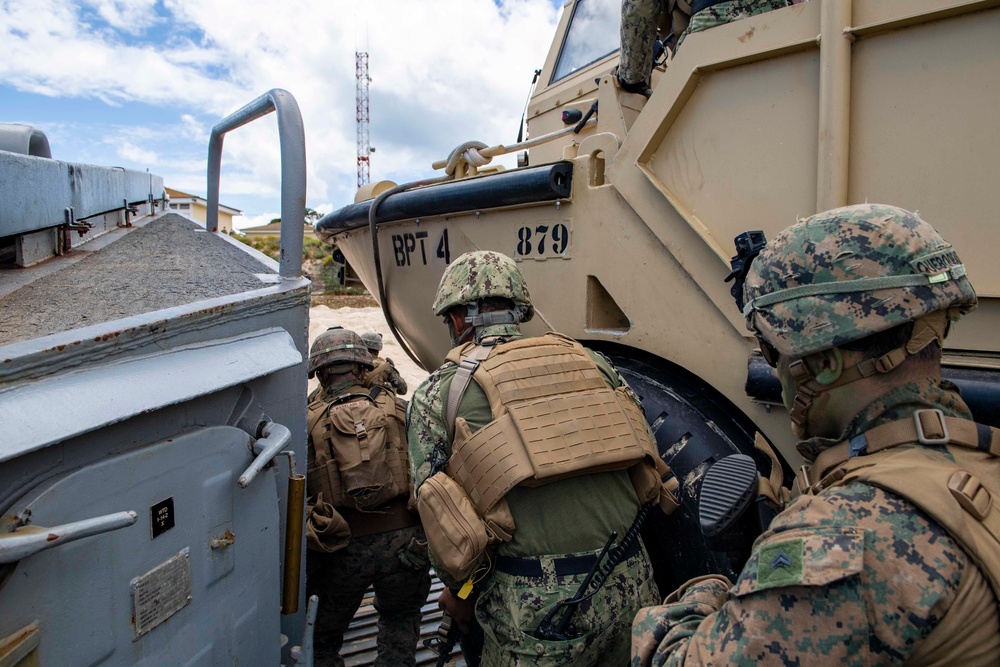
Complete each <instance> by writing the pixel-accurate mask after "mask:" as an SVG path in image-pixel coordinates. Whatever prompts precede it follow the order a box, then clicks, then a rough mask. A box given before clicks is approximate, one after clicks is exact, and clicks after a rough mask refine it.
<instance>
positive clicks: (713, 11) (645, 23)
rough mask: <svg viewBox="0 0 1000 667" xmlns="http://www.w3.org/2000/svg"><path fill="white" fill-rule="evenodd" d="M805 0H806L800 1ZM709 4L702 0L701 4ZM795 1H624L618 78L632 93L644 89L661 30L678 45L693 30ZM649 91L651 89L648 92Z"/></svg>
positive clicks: (748, 16) (746, 16)
mask: <svg viewBox="0 0 1000 667" xmlns="http://www.w3.org/2000/svg"><path fill="white" fill-rule="evenodd" d="M798 1H799V2H801V1H802V0H798ZM705 4H709V3H706V2H701V3H700V5H705ZM791 4H795V0H727V1H725V2H719V1H718V0H716V1H715V2H714V3H711V4H709V6H708V7H705V8H703V9H700V10H698V11H695V12H694V14H693V15H692V5H693V6H694V9H698V7H699V2H698V1H697V0H695V2H690V3H689V2H687V1H686V0H622V19H621V61H620V63H619V65H618V80H619V81H620V82H621V84H622V87H623V88H624V89H625V90H628V91H630V92H643V89H645V88H648V86H649V75H650V73H651V72H652V71H653V40H654V39H655V38H656V35H657V33H659V34H661V35H663V36H664V37H666V36H667V35H669V34H673V35H674V36H675V38H676V39H677V42H676V46H678V47H679V46H680V43H681V42H682V41H684V38H685V37H687V35H689V34H691V33H693V32H700V31H702V30H708V29H709V28H714V27H715V26H719V25H722V24H724V23H731V22H733V21H739V20H741V19H745V18H750V17H751V16H756V15H757V14H763V13H764V12H769V11H772V10H774V9H781V8H782V7H787V6H788V5H791ZM647 92H648V91H647Z"/></svg>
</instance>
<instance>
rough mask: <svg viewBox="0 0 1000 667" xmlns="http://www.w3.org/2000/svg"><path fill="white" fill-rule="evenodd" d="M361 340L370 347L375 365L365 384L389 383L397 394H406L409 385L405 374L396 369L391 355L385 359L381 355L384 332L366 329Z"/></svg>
mask: <svg viewBox="0 0 1000 667" xmlns="http://www.w3.org/2000/svg"><path fill="white" fill-rule="evenodd" d="M361 340H362V341H364V343H365V347H367V348H368V353H369V354H371V355H372V363H373V364H374V365H375V367H374V369H372V371H371V372H369V373H368V375H366V376H365V380H364V384H365V386H366V387H372V386H375V385H376V384H381V385H389V386H390V387H391V388H392V390H393V391H394V392H395V393H396V395H397V396H402V395H403V394H405V393H406V392H407V390H408V389H409V387H407V386H406V380H404V379H403V376H402V375H400V374H399V371H398V370H396V364H394V363H392V359H390V358H389V357H386V358H385V359H382V358H380V357H379V352H381V351H382V334H380V333H378V332H377V331H366V332H365V333H363V334H361Z"/></svg>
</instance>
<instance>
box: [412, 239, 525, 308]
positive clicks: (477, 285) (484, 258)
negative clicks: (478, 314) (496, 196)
mask: <svg viewBox="0 0 1000 667" xmlns="http://www.w3.org/2000/svg"><path fill="white" fill-rule="evenodd" d="M489 297H500V298H504V299H509V300H510V301H513V302H514V306H515V310H514V311H510V312H512V313H513V314H514V315H515V316H516V317H517V322H527V321H528V320H530V319H531V318H532V317H533V316H534V314H535V309H534V308H533V307H532V305H531V297H530V296H529V295H528V286H527V285H526V284H525V282H524V276H523V275H521V269H520V268H519V267H518V266H517V263H516V262H514V260H513V259H511V258H510V257H508V256H507V255H504V254H502V253H499V252H494V251H492V250H477V251H475V252H467V253H465V254H464V255H462V256H461V257H459V258H458V259H456V260H455V261H454V262H452V263H451V264H450V265H449V266H448V268H447V269H445V272H444V275H443V276H441V283H440V284H439V285H438V290H437V296H436V297H435V298H434V304H433V305H432V306H431V307H432V308H433V310H434V314H435V315H444V314H445V312H447V311H448V309H449V308H452V307H453V306H475V304H476V303H477V302H479V301H480V300H482V299H486V298H489ZM474 316H475V314H473V315H471V317H474ZM472 323H473V324H477V323H475V322H472Z"/></svg>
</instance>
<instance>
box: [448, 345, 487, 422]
mask: <svg viewBox="0 0 1000 667" xmlns="http://www.w3.org/2000/svg"><path fill="white" fill-rule="evenodd" d="M492 351H493V348H492V347H486V346H484V345H480V346H477V347H476V348H475V349H474V350H472V353H471V354H470V355H469V356H467V357H464V358H463V359H462V360H461V361H459V362H458V370H457V371H455V377H454V378H452V381H451V387H449V389H448V403H447V409H446V412H445V426H446V427H447V428H448V439H449V440H450V439H453V438H454V437H455V419H457V418H458V406H459V405H461V403H462V397H463V396H465V391H466V390H467V389H468V388H469V383H470V382H472V375H473V373H475V372H476V369H477V368H479V364H480V363H482V362H483V360H484V359H486V357H488V356H490V352H492Z"/></svg>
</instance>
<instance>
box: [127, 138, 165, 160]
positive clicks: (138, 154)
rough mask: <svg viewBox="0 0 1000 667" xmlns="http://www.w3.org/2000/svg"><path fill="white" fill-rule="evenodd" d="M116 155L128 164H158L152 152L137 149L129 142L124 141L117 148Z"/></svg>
mask: <svg viewBox="0 0 1000 667" xmlns="http://www.w3.org/2000/svg"><path fill="white" fill-rule="evenodd" d="M118 155H120V156H121V157H122V158H124V159H126V160H128V161H130V162H139V163H142V162H145V163H146V164H148V165H155V164H156V163H157V162H159V158H158V157H157V156H156V153H155V152H154V151H150V150H146V149H144V148H139V147H138V146H136V145H135V144H133V143H132V142H129V141H125V142H123V143H122V144H121V145H120V146H119V148H118Z"/></svg>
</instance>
